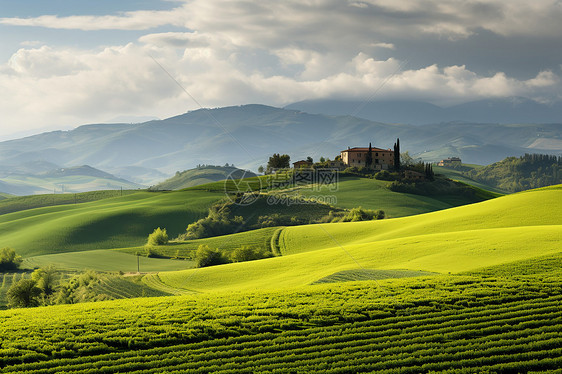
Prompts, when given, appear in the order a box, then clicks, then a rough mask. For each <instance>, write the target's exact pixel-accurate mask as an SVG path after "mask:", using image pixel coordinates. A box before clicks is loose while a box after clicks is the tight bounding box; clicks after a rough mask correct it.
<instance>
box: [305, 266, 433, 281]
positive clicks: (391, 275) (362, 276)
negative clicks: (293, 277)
mask: <svg viewBox="0 0 562 374" xmlns="http://www.w3.org/2000/svg"><path fill="white" fill-rule="evenodd" d="M431 275H435V273H430V272H427V271H412V270H372V269H357V270H346V271H340V272H337V273H334V274H332V275H329V276H327V277H324V278H322V279H319V280H317V281H316V282H313V283H312V284H321V283H341V282H353V281H365V280H381V279H398V278H411V277H423V276H431Z"/></svg>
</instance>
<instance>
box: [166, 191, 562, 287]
mask: <svg viewBox="0 0 562 374" xmlns="http://www.w3.org/2000/svg"><path fill="white" fill-rule="evenodd" d="M560 211H562V186H556V187H552V188H546V189H541V190H538V191H529V192H525V193H519V194H514V195H508V196H504V197H501V198H498V199H494V200H490V201H486V202H482V203H478V204H473V205H469V206H464V207H458V208H453V209H448V210H444V211H439V212H433V213H427V214H424V215H419V216H412V217H404V218H399V219H392V220H382V221H368V222H353V223H338V224H321V225H308V226H294V227H287V228H285V229H283V231H282V232H281V235H280V238H279V247H280V249H281V253H282V254H283V255H284V256H282V257H277V258H271V259H264V260H259V261H252V262H249V263H235V264H228V265H221V266H217V267H213V268H202V269H194V270H186V271H180V272H166V273H161V274H159V275H158V277H159V279H160V281H161V282H163V283H164V284H166V285H168V286H170V287H177V288H180V289H181V288H184V289H189V290H195V291H206V292H211V291H225V290H244V289H258V288H260V289H263V288H269V289H274V288H279V287H294V286H302V285H306V284H310V283H313V282H316V281H318V280H319V279H321V278H324V277H327V276H330V275H332V274H334V273H337V272H341V271H348V270H354V269H359V268H365V269H380V270H393V269H396V270H402V269H404V270H421V271H429V272H438V273H449V272H450V273H458V272H464V271H469V270H473V269H477V268H479V267H483V266H486V265H487V266H493V265H500V264H505V263H509V262H514V261H521V260H525V259H530V258H533V257H537V256H543V255H549V254H556V253H559V252H561V251H562V248H561V247H560V242H561V240H562V216H561V215H560Z"/></svg>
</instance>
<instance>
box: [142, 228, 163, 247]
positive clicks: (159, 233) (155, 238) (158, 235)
mask: <svg viewBox="0 0 562 374" xmlns="http://www.w3.org/2000/svg"><path fill="white" fill-rule="evenodd" d="M164 244H168V233H167V232H166V229H161V228H160V227H158V228H157V229H154V231H153V232H152V234H150V235H148V240H147V242H146V245H148V246H153V245H164Z"/></svg>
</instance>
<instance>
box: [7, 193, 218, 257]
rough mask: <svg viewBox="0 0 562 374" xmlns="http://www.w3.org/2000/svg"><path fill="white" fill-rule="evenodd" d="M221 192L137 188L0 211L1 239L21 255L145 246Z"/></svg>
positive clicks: (176, 229)
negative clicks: (114, 194)
mask: <svg viewBox="0 0 562 374" xmlns="http://www.w3.org/2000/svg"><path fill="white" fill-rule="evenodd" d="M223 197H224V194H220V193H213V192H204V191H178V192H174V193H164V192H136V193H133V194H130V195H126V196H122V197H115V198H107V199H103V200H98V201H93V202H88V203H83V204H68V205H58V206H51V207H43V208H35V209H28V210H22V211H18V212H14V213H8V214H3V215H0V242H1V243H2V245H3V246H9V247H12V248H14V249H15V250H16V251H17V252H18V253H19V254H21V255H22V256H24V257H27V256H33V255H41V254H51V253H58V252H69V251H83V250H92V249H110V248H123V247H130V246H139V245H143V244H144V243H145V242H146V238H147V236H148V234H150V233H151V232H152V230H153V229H155V228H156V227H159V226H160V227H165V228H167V229H168V232H169V234H170V235H171V236H177V235H178V234H179V233H181V232H183V231H184V230H185V228H186V226H187V224H188V223H190V222H193V221H195V220H197V219H199V218H202V217H203V216H205V215H206V214H207V209H208V207H209V206H210V205H211V204H212V203H214V202H216V201H218V200H220V199H221V198H223Z"/></svg>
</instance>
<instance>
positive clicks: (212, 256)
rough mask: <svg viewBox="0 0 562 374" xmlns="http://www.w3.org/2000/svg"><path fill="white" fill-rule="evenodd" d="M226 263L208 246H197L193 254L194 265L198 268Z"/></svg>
mask: <svg viewBox="0 0 562 374" xmlns="http://www.w3.org/2000/svg"><path fill="white" fill-rule="evenodd" d="M227 262H228V261H227V260H226V259H225V258H224V256H223V255H222V253H221V252H220V251H219V250H218V249H212V248H210V247H209V246H208V245H204V244H201V245H199V247H198V248H197V251H196V252H195V265H196V266H197V267H198V268H203V267H207V266H214V265H221V264H226V263H227Z"/></svg>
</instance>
